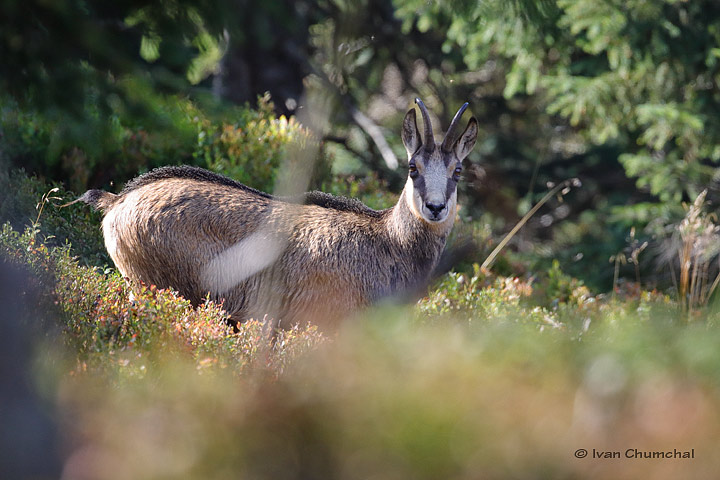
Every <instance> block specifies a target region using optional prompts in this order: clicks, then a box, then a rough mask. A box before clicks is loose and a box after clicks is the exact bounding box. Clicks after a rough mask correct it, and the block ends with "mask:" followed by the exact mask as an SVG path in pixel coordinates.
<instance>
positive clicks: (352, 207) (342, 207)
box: [304, 191, 383, 217]
mask: <svg viewBox="0 0 720 480" xmlns="http://www.w3.org/2000/svg"><path fill="white" fill-rule="evenodd" d="M304 204H305V205H316V206H318V207H322V208H328V209H332V210H339V211H342V212H352V213H356V214H358V215H364V216H368V217H380V216H382V214H383V210H373V209H372V208H370V207H368V206H367V205H365V204H364V203H362V202H361V201H360V200H356V199H354V198H347V197H341V196H336V195H330V194H329V193H325V192H318V191H313V192H308V193H306V194H305V199H304Z"/></svg>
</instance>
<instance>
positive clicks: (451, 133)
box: [440, 102, 468, 153]
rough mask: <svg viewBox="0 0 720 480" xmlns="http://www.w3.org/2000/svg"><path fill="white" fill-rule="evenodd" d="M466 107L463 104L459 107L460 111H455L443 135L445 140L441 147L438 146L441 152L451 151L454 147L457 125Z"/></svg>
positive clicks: (466, 104)
mask: <svg viewBox="0 0 720 480" xmlns="http://www.w3.org/2000/svg"><path fill="white" fill-rule="evenodd" d="M467 107H468V103H467V102H465V104H463V106H462V107H460V110H458V111H457V113H456V114H455V116H454V117H453V119H452V122H450V126H449V127H448V131H447V133H446V134H445V139H444V140H443V143H442V145H441V146H440V149H441V150H442V151H443V152H446V153H447V152H450V151H452V148H453V145H455V142H456V141H457V137H458V132H457V130H458V124H459V123H460V117H462V114H463V112H464V111H465V109H466V108H467Z"/></svg>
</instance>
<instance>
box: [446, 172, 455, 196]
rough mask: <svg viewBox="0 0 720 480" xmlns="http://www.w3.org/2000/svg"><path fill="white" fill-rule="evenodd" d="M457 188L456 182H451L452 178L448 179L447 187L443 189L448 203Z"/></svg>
mask: <svg viewBox="0 0 720 480" xmlns="http://www.w3.org/2000/svg"><path fill="white" fill-rule="evenodd" d="M456 188H457V182H456V181H455V180H453V178H452V177H450V178H448V180H447V186H446V187H445V200H446V201H449V200H450V197H451V196H452V194H453V192H455V189H456Z"/></svg>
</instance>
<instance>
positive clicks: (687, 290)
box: [0, 0, 720, 480]
mask: <svg viewBox="0 0 720 480" xmlns="http://www.w3.org/2000/svg"><path fill="white" fill-rule="evenodd" d="M239 12H242V15H240V14H239ZM719 19H720V8H718V6H717V5H716V3H715V2H712V1H709V0H708V1H697V2H678V1H673V0H664V1H658V2H646V1H642V0H637V1H635V0H633V1H624V2H604V3H602V4H598V3H597V2H595V1H593V0H578V1H565V0H543V1H538V2H536V1H527V0H517V1H513V2H475V3H473V2H425V1H419V0H418V1H416V0H393V1H390V0H362V1H359V2H343V1H338V0H327V1H326V0H318V1H315V0H302V1H289V0H288V1H279V2H266V4H257V2H248V1H245V0H218V1H215V2H199V3H198V2H188V1H184V0H179V1H173V2H148V3H147V4H144V3H138V2H126V1H116V2H112V3H107V2H101V1H95V0H89V1H85V2H64V3H62V2H61V3H57V2H55V3H53V2H45V1H40V0H28V1H25V2H18V1H13V0H11V1H7V2H3V3H2V5H1V6H0V58H2V59H3V62H2V64H0V224H2V231H1V232H0V299H2V308H3V315H2V321H0V381H1V382H2V383H1V384H0V385H1V388H0V405H2V409H0V424H1V425H3V428H2V429H0V478H63V479H73V480H74V479H84V478H87V479H103V478H107V479H115V478H117V479H125V478H198V479H200V478H202V479H206V478H281V479H282V478H288V479H291V478H292V479H308V478H323V479H326V478H348V479H353V478H358V479H366V478H378V479H404V478H428V479H430V478H433V479H435V478H467V479H476V478H477V479H480V478H498V479H500V478H522V479H525V478H527V479H530V478H533V479H536V478H548V479H550V478H552V479H555V478H568V479H570V478H573V479H574V478H598V479H599V478H620V479H622V478H626V479H634V478H658V479H664V478H667V479H674V478H711V477H712V476H713V475H714V474H715V473H714V472H716V471H717V470H718V468H719V467H720V459H718V457H717V455H715V453H714V450H715V446H716V445H717V444H718V443H719V441H720V380H719V379H720V349H718V348H717V345H718V344H719V342H720V326H719V325H718V320H719V318H720V317H719V316H720V312H719V311H718V309H717V305H716V304H715V297H716V296H717V293H716V290H717V287H718V283H720V276H719V275H718V271H719V268H718V258H719V255H718V254H719V253H720V247H719V245H720V226H718V220H717V214H716V203H717V198H718V195H717V188H716V180H717V178H718V175H719V172H720V170H718V161H720V147H719V145H720V129H718V128H716V127H715V126H714V122H715V118H717V113H718V105H720V98H718V95H720V93H719V89H718V82H719V81H720V78H719V75H720V73H718V69H720V63H719V62H718V59H719V58H720V50H718V48H719V44H720V20H719ZM267 92H270V93H269V94H268V93H267ZM312 92H315V95H316V97H315V98H313V97H312ZM318 92H319V93H318ZM415 96H420V97H422V98H423V99H424V100H425V102H426V104H428V105H429V107H430V109H431V111H432V114H433V123H434V125H435V128H436V131H439V130H441V129H442V128H445V127H447V125H448V123H449V120H450V117H451V115H452V114H454V112H455V111H456V110H457V107H458V106H459V105H460V104H461V103H462V102H464V101H469V102H470V105H471V107H470V109H471V110H472V112H473V115H475V116H476V117H477V118H478V120H479V122H480V125H481V132H482V135H481V137H482V138H481V139H480V142H479V145H478V147H477V148H476V151H475V152H473V154H472V155H471V157H470V158H469V159H468V162H467V165H465V173H464V177H465V178H464V179H463V181H462V182H461V184H460V192H459V199H460V204H461V210H460V213H459V219H458V220H459V221H458V222H457V223H456V227H455V229H454V231H453V234H452V236H451V238H450V240H449V250H450V251H451V255H449V256H448V259H447V261H446V262H443V265H444V266H446V269H448V270H450V271H449V272H447V273H445V274H443V275H441V276H439V277H438V278H437V279H436V280H435V282H434V283H433V284H432V285H431V286H430V288H429V290H428V292H427V295H426V296H425V297H424V298H422V299H420V301H418V302H417V304H415V305H395V304H392V303H391V302H389V303H388V304H386V305H380V306H378V307H377V308H375V309H373V310H371V311H369V312H363V313H362V314H360V315H359V316H358V317H357V318H353V319H350V320H348V321H347V322H346V324H344V325H343V326H342V327H341V328H340V331H339V332H333V333H327V332H325V333H323V332H319V331H317V330H316V329H315V328H314V327H313V326H311V325H301V326H298V327H297V328H295V329H293V330H289V331H284V332H280V333H278V335H277V337H276V340H275V342H274V343H273V342H270V341H269V340H268V332H267V331H265V325H264V323H263V322H262V319H256V320H255V321H251V322H248V323H246V324H243V325H242V326H241V327H240V330H239V332H233V331H232V330H231V329H229V328H228V327H227V325H226V324H225V313H224V312H223V311H222V309H221V308H220V307H219V306H218V305H214V304H207V305H204V306H202V307H200V308H198V309H196V310H195V309H192V308H191V307H190V306H189V304H188V302H186V301H185V300H184V299H182V298H179V297H178V296H177V295H176V294H175V293H173V292H171V291H161V290H157V289H156V288H154V287H152V286H150V287H148V288H147V289H144V290H143V291H141V292H138V293H136V294H135V295H134V296H131V295H130V292H129V291H128V289H127V287H126V285H125V284H124V282H123V281H122V279H121V278H120V277H119V275H118V273H117V272H116V271H115V270H114V268H113V267H112V264H111V262H110V259H109V258H108V257H107V254H106V252H105V249H104V246H103V244H102V238H101V235H100V230H99V222H100V218H99V215H97V214H96V213H94V212H91V211H90V209H89V208H86V207H84V206H81V205H75V206H72V207H68V208H58V207H57V206H58V205H59V204H61V203H64V202H67V201H70V200H72V199H74V198H75V197H76V196H77V194H78V193H82V191H83V190H84V189H86V188H89V187H102V188H107V189H112V190H114V191H117V190H118V189H120V188H121V186H122V184H123V183H124V182H125V181H127V180H128V179H130V178H132V177H134V176H135V175H137V174H138V173H142V172H144V171H147V170H149V169H152V168H154V167H157V166H161V165H168V164H182V163H184V164H192V165H198V166H202V167H205V168H210V169H212V170H215V171H218V172H221V173H224V174H226V175H229V176H232V177H233V178H236V179H238V180H240V181H242V182H244V183H246V184H248V185H250V186H252V187H255V188H258V189H261V190H264V191H273V190H277V189H278V184H280V183H282V181H284V180H287V179H288V178H291V179H292V178H293V176H294V175H295V173H297V172H298V170H294V169H295V168H297V167H298V166H299V167H300V168H301V171H302V175H300V176H302V177H307V182H306V183H307V187H308V188H309V189H311V188H318V189H322V190H323V191H327V192H331V193H336V194H342V195H347V196H352V197H356V198H360V199H361V200H362V201H364V202H365V203H366V204H368V205H370V206H371V207H374V208H384V207H388V206H390V205H392V204H393V203H394V202H395V201H396V200H397V195H398V193H399V191H400V190H401V188H402V183H403V182H404V179H405V171H404V168H394V167H393V165H394V164H393V162H394V158H400V161H399V165H400V166H402V164H403V160H402V155H403V148H402V145H401V142H400V140H399V133H400V124H401V119H402V115H403V114H404V113H405V112H406V111H407V109H408V108H410V107H411V106H412V100H413V98H414V97H415ZM318 98H320V100H322V101H320V100H318ZM320 107H322V108H320ZM303 149H304V150H307V151H311V152H313V153H314V155H313V158H312V159H309V158H304V157H303V156H302V155H299V154H298V151H301V150H303ZM304 150H303V151H304ZM292 162H295V164H292ZM298 162H299V163H300V164H299V165H298V164H297V163H298ZM303 162H304V163H303ZM289 167H292V168H289ZM568 178H578V179H579V180H580V182H581V183H582V187H580V188H575V187H573V188H572V189H569V190H567V189H559V190H558V195H551V196H550V197H549V200H548V201H547V203H545V204H544V205H543V206H542V208H540V210H539V211H538V212H537V214H536V215H534V216H532V217H530V218H529V220H528V222H527V224H526V225H525V227H524V228H523V229H521V230H520V231H519V233H517V234H516V235H514V236H512V238H510V241H509V243H508V245H507V247H506V248H504V249H503V250H502V251H501V252H500V254H499V256H497V257H496V258H495V261H494V263H492V265H489V267H488V268H483V267H481V265H482V264H483V260H485V259H487V258H488V256H489V255H490V252H491V251H492V249H493V248H495V247H496V246H497V245H499V244H500V242H501V240H502V239H503V237H504V235H505V234H506V233H507V232H508V231H510V229H511V228H512V227H513V226H514V225H516V223H517V222H518V220H520V219H521V218H522V217H523V216H524V215H526V213H527V212H529V211H530V209H531V207H532V206H533V204H535V203H536V202H538V201H540V200H541V199H543V198H544V197H545V196H546V195H547V192H548V191H550V190H552V188H553V186H557V185H561V182H563V181H564V180H566V179H568ZM302 186H305V185H304V184H303V185H302ZM468 245H471V246H472V248H466V247H467V246H468ZM441 273H444V272H441ZM578 449H587V450H589V452H590V453H589V455H588V457H587V458H576V456H575V452H576V451H577V450H578ZM593 449H594V450H595V451H602V452H608V451H612V452H614V451H618V452H620V453H621V455H623V456H624V455H625V452H626V450H628V449H638V450H640V451H663V452H664V451H672V450H673V449H676V450H678V451H691V450H692V451H694V458H693V459H628V458H620V459H598V458H593Z"/></svg>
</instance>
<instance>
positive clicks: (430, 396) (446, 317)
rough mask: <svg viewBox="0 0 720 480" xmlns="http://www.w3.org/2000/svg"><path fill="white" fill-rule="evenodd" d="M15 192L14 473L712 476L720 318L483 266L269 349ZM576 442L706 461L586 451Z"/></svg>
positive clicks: (3, 237) (10, 326)
mask: <svg viewBox="0 0 720 480" xmlns="http://www.w3.org/2000/svg"><path fill="white" fill-rule="evenodd" d="M10 177H11V178H12V182H13V185H14V186H15V187H16V194H15V195H14V196H13V199H14V202H13V204H14V205H15V207H14V208H15V212H16V216H17V217H18V218H22V217H23V216H24V218H25V219H26V221H25V222H22V221H21V222H19V223H17V224H16V227H17V229H16V228H13V226H12V225H11V224H10V223H6V224H5V225H4V226H3V227H2V232H0V255H1V258H2V260H1V261H0V281H1V282H0V283H1V284H2V285H1V286H2V289H1V290H0V291H2V295H3V297H2V298H3V299H4V302H5V305H7V306H8V307H9V308H8V310H7V312H6V316H5V318H4V320H3V322H2V329H3V331H2V332H0V333H2V335H0V338H1V339H2V340H1V341H2V345H3V346H4V348H3V349H1V351H2V363H3V365H5V368H4V369H3V378H2V381H3V385H4V386H3V388H2V389H0V395H2V397H3V405H4V409H3V413H2V414H1V415H0V421H2V422H3V424H4V425H10V426H11V427H10V429H4V430H3V431H4V432H6V433H5V434H4V436H3V437H2V438H0V445H1V446H2V449H3V456H4V459H3V467H2V468H3V469H4V470H3V471H2V472H1V473H2V474H3V478H58V477H59V478H68V479H69V478H72V479H82V478H88V479H90V478H92V479H121V478H123V479H124V478H168V477H182V478H198V479H200V478H202V479H207V478H228V477H230V478H287V479H307V478H323V479H327V478H358V479H360V478H387V479H394V478H427V479H434V478H498V479H499V478H528V479H529V478H548V479H549V478H553V479H555V478H628V479H630V478H639V477H652V478H659V479H664V478H667V479H671V478H677V477H679V476H680V477H686V478H706V477H707V476H708V475H712V472H714V471H716V469H717V468H718V467H720V465H719V464H718V462H720V460H718V457H717V456H716V455H714V449H715V445H717V442H718V441H720V421H719V418H718V417H719V415H720V381H719V380H718V379H720V350H718V349H717V345H718V342H720V323H719V320H720V312H717V311H716V310H715V309H714V308H711V307H708V306H705V305H700V304H698V305H695V306H694V308H693V309H689V308H688V307H687V306H685V305H683V303H682V302H679V301H677V299H676V298H673V297H671V296H668V295H666V294H662V293H660V292H657V291H644V290H642V289H641V288H640V287H639V285H638V284H635V283H632V282H624V283H620V284H619V285H618V286H617V288H616V289H615V291H614V293H613V294H596V293H595V292H592V291H590V290H589V289H588V288H587V287H585V286H584V285H583V284H582V282H580V281H579V280H577V279H574V278H572V277H570V276H568V275H567V274H565V273H563V272H562V270H561V269H560V266H559V264H558V263H556V264H555V265H554V266H553V267H552V268H551V269H550V271H549V272H547V274H544V275H540V276H537V277H534V278H531V277H527V276H523V277H517V276H515V277H503V276H498V275H496V274H493V273H491V272H490V271H486V270H485V271H484V270H482V269H480V267H479V266H477V265H475V267H474V271H473V272H472V273H471V274H464V273H450V274H448V275H446V276H444V277H442V278H441V279H440V280H439V281H438V283H437V284H436V285H433V286H432V288H431V290H430V291H429V293H428V295H427V296H426V297H425V298H423V299H421V300H420V301H419V302H418V303H417V305H414V306H412V305H406V306H403V305H393V304H387V305H381V306H378V307H377V308H374V309H372V310H371V311H369V312H364V313H362V314H361V315H359V316H358V317H357V318H352V319H349V320H348V321H347V322H346V323H345V324H343V325H342V326H341V328H340V330H339V331H338V332H334V333H329V334H328V333H321V332H319V331H317V330H316V329H315V328H314V327H312V326H298V327H297V328H295V329H292V330H289V331H282V332H279V334H278V336H277V337H276V340H275V342H274V343H272V342H270V341H269V337H268V335H267V333H268V332H267V331H265V329H264V324H263V322H262V321H250V322H247V323H245V324H243V325H241V327H240V329H239V331H238V332H236V333H234V332H233V331H232V329H231V328H229V327H228V325H227V324H226V323H225V318H226V315H225V313H224V312H223V311H222V309H221V308H220V307H219V306H217V305H213V304H212V303H208V304H206V305H204V306H201V307H200V308H198V309H193V308H192V307H191V306H190V305H189V303H188V302H187V301H186V300H184V299H182V298H180V297H178V296H177V295H176V294H174V293H173V292H171V291H164V290H158V289H156V288H155V287H152V286H151V287H149V288H145V289H143V290H142V291H140V292H137V293H136V294H135V295H134V296H133V297H132V298H131V297H130V292H129V291H128V288H127V286H126V285H125V283H124V281H123V280H122V279H121V278H120V277H119V275H118V274H117V272H116V271H115V270H114V269H112V268H108V267H107V266H105V267H98V266H93V265H92V262H89V261H88V259H92V258H95V259H101V258H102V253H101V252H96V254H95V255H88V254H87V253H84V254H83V255H82V256H80V257H78V256H77V255H78V250H76V249H75V247H74V242H75V241H76V240H77V241H79V245H81V246H84V247H83V248H85V249H87V252H90V251H92V250H93V249H94V248H100V249H101V248H102V247H101V246H100V243H101V239H100V232H99V228H98V220H97V218H95V217H96V216H95V215H94V214H92V215H91V214H88V213H87V212H86V211H85V210H87V208H86V207H84V206H78V205H76V206H73V207H69V208H63V209H59V208H57V206H56V205H55V204H57V203H60V202H61V201H64V200H66V199H69V198H72V197H73V194H71V193H68V192H67V191H65V190H63V189H62V188H59V187H55V188H53V189H51V188H50V187H51V186H50V185H47V184H44V183H43V182H40V181H38V180H36V179H31V178H28V177H27V176H25V175H24V174H22V173H19V172H13V173H11V174H10ZM6 181H7V179H6ZM42 192H45V195H44V196H43V193H42ZM24 196H26V197H28V198H26V200H27V199H29V198H33V197H34V198H36V199H37V200H38V202H39V203H38V205H37V209H36V208H33V207H35V206H36V205H31V206H30V208H29V209H28V208H27V206H28V204H27V202H25V203H26V205H25V207H23V206H22V205H23V201H22V200H23V197H24ZM61 199H62V200H61ZM8 200H9V198H8V196H7V195H6V194H5V195H4V196H3V202H4V203H3V205H10V204H11V202H9V201H8ZM75 207H77V208H75ZM38 210H41V211H38ZM23 223H24V226H23ZM53 230H54V231H56V232H57V235H53V234H52V233H51V232H52V231H53ZM5 347H7V348H5ZM11 347H12V348H11ZM8 367H9V368H8ZM28 381H30V383H28ZM7 432H13V434H8V433H7ZM17 432H23V437H22V438H23V440H22V441H21V442H18V441H17V436H16V434H17ZM582 448H585V449H588V450H589V451H590V452H592V451H593V450H592V449H595V450H596V451H603V452H605V451H620V452H622V454H623V455H625V451H626V450H628V449H638V450H639V451H650V452H655V451H662V452H667V451H671V452H672V451H673V449H676V450H678V451H688V452H690V451H692V452H694V453H693V455H694V458H693V459H627V458H621V459H612V460H608V459H602V460H599V459H595V458H592V457H590V458H584V459H580V458H576V456H575V452H576V451H577V450H578V449H582ZM27 449H31V450H32V449H42V450H43V452H44V453H43V457H42V459H40V460H38V459H36V458H33V457H31V456H28V455H27V454H24V453H23V452H26V451H27ZM590 455H592V453H591V454H590Z"/></svg>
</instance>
